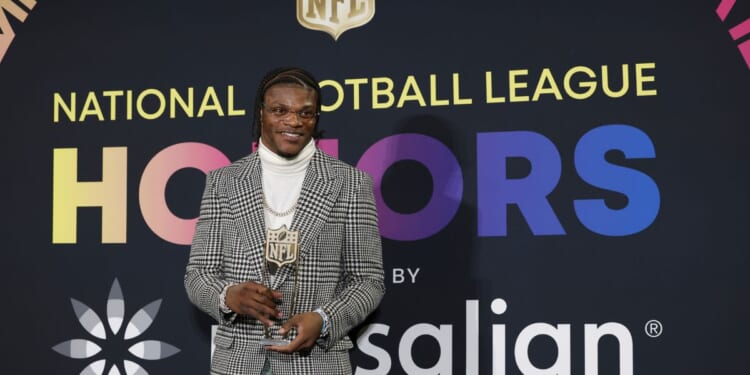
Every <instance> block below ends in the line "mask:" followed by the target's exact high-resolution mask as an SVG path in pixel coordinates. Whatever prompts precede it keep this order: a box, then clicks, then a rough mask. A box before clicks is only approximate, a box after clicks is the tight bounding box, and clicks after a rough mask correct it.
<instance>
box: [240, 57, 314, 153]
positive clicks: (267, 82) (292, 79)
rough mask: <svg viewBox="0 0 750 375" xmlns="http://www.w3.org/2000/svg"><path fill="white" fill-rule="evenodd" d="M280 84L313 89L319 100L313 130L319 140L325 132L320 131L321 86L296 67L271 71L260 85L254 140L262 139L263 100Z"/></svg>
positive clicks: (255, 109) (254, 123) (254, 117)
mask: <svg viewBox="0 0 750 375" xmlns="http://www.w3.org/2000/svg"><path fill="white" fill-rule="evenodd" d="M279 84H293V85H298V86H300V87H303V88H306V89H312V90H314V91H315V94H316V95H317V98H318V103H317V105H316V108H315V112H317V113H318V115H317V116H316V117H315V129H314V130H313V138H315V139H319V138H321V137H322V136H323V131H321V130H319V127H318V123H319V120H320V105H321V104H320V103H321V102H322V98H321V95H320V85H319V84H318V80H316V79H315V77H313V75H312V74H311V73H310V72H308V71H306V70H304V69H301V68H295V67H281V68H276V69H273V70H271V71H270V72H268V73H266V75H265V76H263V79H262V80H261V81H260V84H258V90H257V91H256V93H255V104H254V109H253V140H254V141H256V142H257V141H258V140H259V139H260V131H261V126H260V110H261V108H262V107H263V100H265V97H266V91H268V89H270V88H271V87H273V86H275V85H279Z"/></svg>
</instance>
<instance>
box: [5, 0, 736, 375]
mask: <svg viewBox="0 0 750 375" xmlns="http://www.w3.org/2000/svg"><path fill="white" fill-rule="evenodd" d="M0 31H1V32H2V33H1V34H0V103H2V107H1V108H0V124H1V125H2V129H3V132H4V136H3V138H2V139H3V140H2V160H3V162H4V165H5V169H4V170H5V173H4V174H3V176H4V178H3V180H4V181H3V183H2V192H3V193H2V196H3V208H4V212H5V214H4V219H3V223H4V225H2V242H3V251H2V255H1V258H0V262H2V263H0V264H2V271H1V272H0V284H1V285H2V286H3V295H4V303H3V306H2V308H0V325H1V326H2V328H1V329H0V331H1V332H2V340H1V341H2V344H0V345H2V350H1V351H0V352H2V358H3V360H2V362H1V364H0V368H2V372H3V373H8V374H11V373H13V374H79V373H80V374H110V375H112V374H136V373H137V374H206V373H208V369H209V363H210V356H211V352H212V337H213V336H212V332H214V330H215V327H214V324H215V322H213V321H211V320H210V319H209V318H208V317H207V316H205V315H204V314H203V313H201V312H200V311H198V310H197V309H196V308H194V307H193V306H192V305H191V304H190V303H189V301H188V299H187V296H186V293H185V291H184V287H183V275H184V270H185V265H186V262H187V257H188V253H189V250H190V246H189V244H190V241H191V238H192V234H193V231H194V224H195V220H196V217H197V215H198V208H199V202H200V198H201V193H202V191H203V187H204V181H205V173H206V172H207V171H209V170H212V169H214V168H218V167H221V166H224V165H227V164H228V163H230V161H232V160H236V159H239V158H241V157H243V156H245V155H247V154H248V153H249V152H251V147H252V146H251V142H252V139H251V125H250V123H251V119H252V101H253V98H254V95H255V89H256V87H257V84H258V81H259V79H260V78H261V76H262V75H263V74H264V73H265V72H266V71H268V70H270V69H271V68H274V67H277V66H289V65H292V66H300V67H303V68H305V69H308V70H310V71H311V72H313V73H314V74H315V75H316V77H317V79H319V81H320V84H321V85H322V87H323V114H322V116H321V120H320V123H319V125H320V128H321V129H324V130H325V138H324V139H323V140H322V141H321V142H320V147H321V148H322V149H324V150H325V151H326V152H328V153H330V154H332V155H334V156H336V157H338V158H339V159H341V160H344V161H346V162H348V163H350V164H352V165H355V166H357V167H359V168H360V169H362V170H364V171H366V172H368V173H369V174H370V175H372V177H373V179H374V181H375V195H376V198H377V204H378V212H379V216H380V231H381V235H382V237H383V254H384V262H385V274H386V279H387V283H386V286H387V293H386V296H385V298H384V300H383V302H382V304H381V305H380V307H379V309H378V310H377V311H376V312H375V313H374V314H372V316H370V317H369V318H368V320H367V321H366V322H365V323H364V324H362V325H361V326H360V327H358V328H357V330H355V331H353V332H351V336H352V338H353V339H354V340H356V347H355V349H354V350H353V351H352V359H353V363H352V365H353V371H354V373H355V374H360V375H364V374H370V375H372V374H466V375H478V374H492V375H506V374H524V375H529V374H586V375H594V374H622V375H630V374H643V375H647V374H731V373H733V374H738V373H744V372H747V363H746V357H747V350H748V349H750V346H749V345H748V336H749V335H750V323H749V322H748V319H747V317H748V315H749V314H750V303H748V298H747V297H748V290H750V272H748V268H749V267H750V262H749V261H748V260H749V259H750V256H748V251H750V247H749V246H748V236H747V232H748V224H750V222H749V221H748V210H750V190H749V189H750V178H749V176H748V165H750V152H749V151H748V150H749V149H750V147H749V146H750V140H749V139H750V130H748V128H749V125H750V123H748V120H749V119H750V95H749V94H748V92H749V90H750V2H749V1H743V0H738V1H734V0H721V1H719V0H705V1H691V2H684V1H677V0H669V1H659V2H654V1H645V0H633V1H617V2H602V1H592V0H580V1H565V2H560V1H553V0H545V1H533V2H532V1H518V0H501V1H489V0H470V1H426V0H414V1H385V0H297V1H293V0H285V1H273V2H271V1H263V2H260V1H225V0H219V1H211V2H206V1H197V0H180V1H144V0H129V1H124V0H119V1H93V0H77V1H48V0H37V1H35V0H2V1H0Z"/></svg>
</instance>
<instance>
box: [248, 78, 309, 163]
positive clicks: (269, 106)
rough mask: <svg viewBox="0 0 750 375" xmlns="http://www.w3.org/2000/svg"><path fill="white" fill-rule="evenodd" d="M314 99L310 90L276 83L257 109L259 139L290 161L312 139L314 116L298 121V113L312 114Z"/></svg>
mask: <svg viewBox="0 0 750 375" xmlns="http://www.w3.org/2000/svg"><path fill="white" fill-rule="evenodd" d="M317 108H318V98H317V95H316V94H315V91H314V90H312V89H308V88H304V87H300V86H296V85H293V84H278V85H274V86H271V87H270V88H269V89H268V90H266V96H265V98H264V101H263V106H262V107H261V110H260V124H261V125H260V126H261V131H260V139H261V140H262V141H263V144H264V145H266V147H268V149H270V150H271V151H273V152H275V153H276V154H278V155H280V156H282V157H285V158H293V157H295V156H297V154H299V152H300V151H302V148H304V147H305V146H306V145H307V142H310V140H311V139H312V135H313V131H314V130H315V123H316V122H317V116H313V117H312V118H302V116H301V115H300V113H305V114H307V115H309V114H311V113H315V112H316V111H317Z"/></svg>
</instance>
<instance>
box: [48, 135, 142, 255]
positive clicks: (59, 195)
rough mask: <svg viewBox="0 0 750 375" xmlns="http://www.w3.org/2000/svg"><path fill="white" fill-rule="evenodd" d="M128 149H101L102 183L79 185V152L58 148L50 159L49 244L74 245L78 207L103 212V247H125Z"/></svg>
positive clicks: (81, 183)
mask: <svg viewBox="0 0 750 375" xmlns="http://www.w3.org/2000/svg"><path fill="white" fill-rule="evenodd" d="M127 154H128V152H127V148H126V147H105V148H103V149H102V180H101V181H86V182H79V181H78V149H75V148H58V149H55V150H54V156H53V167H52V168H53V178H52V243H55V244H65V243H68V244H73V243H76V233H77V223H78V215H77V209H78V207H101V208H102V243H125V242H126V232H127V222H126V220H127Z"/></svg>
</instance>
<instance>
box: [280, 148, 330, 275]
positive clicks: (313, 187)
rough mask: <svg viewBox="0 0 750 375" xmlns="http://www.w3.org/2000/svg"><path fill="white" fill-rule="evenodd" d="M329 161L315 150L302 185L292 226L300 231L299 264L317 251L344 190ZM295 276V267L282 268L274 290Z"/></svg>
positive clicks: (325, 155)
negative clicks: (321, 232)
mask: <svg viewBox="0 0 750 375" xmlns="http://www.w3.org/2000/svg"><path fill="white" fill-rule="evenodd" d="M330 158H331V157H330V156H328V155H327V154H325V153H323V152H322V151H320V150H319V149H318V150H315V154H314V155H313V157H312V159H311V160H310V165H309V166H308V168H307V172H306V173H305V179H304V181H303V182H302V190H301V191H300V196H299V200H298V201H297V210H296V211H295V213H294V218H293V219H292V225H291V229H292V230H298V231H299V233H300V249H299V250H300V254H299V261H300V262H304V261H305V258H306V257H307V256H308V255H309V254H310V252H312V251H314V246H315V241H316V240H317V238H318V236H319V235H320V231H321V230H322V228H323V225H324V224H325V222H326V219H327V218H328V214H329V212H330V211H331V207H332V206H333V204H334V203H335V202H336V197H337V196H338V195H339V191H340V190H341V185H342V181H341V180H340V179H339V178H337V177H338V176H337V174H336V173H335V170H333V169H332V168H331V165H330V163H329V159H330ZM293 273H294V267H293V266H292V265H287V266H284V267H282V269H281V270H280V271H279V273H278V274H277V277H276V280H275V282H274V288H278V286H279V285H281V284H282V283H283V282H284V280H286V278H287V277H288V276H289V275H290V274H293ZM301 282H303V281H301Z"/></svg>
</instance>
